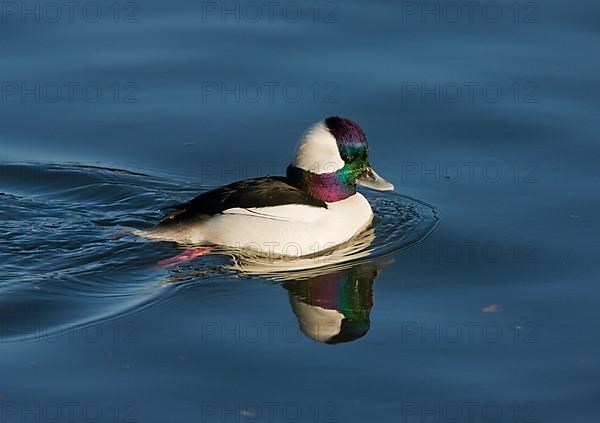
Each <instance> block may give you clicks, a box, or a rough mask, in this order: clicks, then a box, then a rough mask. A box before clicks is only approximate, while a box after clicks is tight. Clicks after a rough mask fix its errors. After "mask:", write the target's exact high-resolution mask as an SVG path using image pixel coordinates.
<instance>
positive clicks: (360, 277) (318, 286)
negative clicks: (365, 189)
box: [167, 229, 392, 344]
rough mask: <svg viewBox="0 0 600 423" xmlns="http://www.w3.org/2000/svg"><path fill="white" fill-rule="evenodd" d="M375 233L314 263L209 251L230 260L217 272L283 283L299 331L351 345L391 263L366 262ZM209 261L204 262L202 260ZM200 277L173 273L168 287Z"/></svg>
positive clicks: (365, 329) (363, 329)
mask: <svg viewBox="0 0 600 423" xmlns="http://www.w3.org/2000/svg"><path fill="white" fill-rule="evenodd" d="M374 239H375V232H374V230H373V229H369V230H367V231H365V232H363V233H361V234H359V235H358V236H357V237H356V238H354V239H352V240H351V241H349V242H348V243H346V244H343V245H341V246H338V247H336V248H335V249H332V250H330V251H327V252H326V253H324V254H321V255H318V256H314V257H301V258H297V259H293V260H290V259H282V258H273V257H268V256H261V255H256V254H255V253H254V252H249V251H243V250H237V251H229V250H212V251H211V252H210V254H209V255H213V254H223V255H228V256H230V257H231V259H232V263H231V264H228V265H224V266H223V265H219V266H218V267H219V268H220V269H227V270H232V271H236V272H238V273H240V274H243V275H246V276H254V277H260V278H263V279H268V280H272V281H277V282H280V283H282V285H283V287H284V288H285V289H286V290H287V291H288V293H289V298H290V303H291V305H292V310H293V311H294V314H295V315H296V317H297V318H298V323H299V326H300V329H301V331H302V332H303V333H304V334H305V335H306V336H307V337H309V338H311V339H313V340H315V341H318V342H323V343H327V344H337V343H342V342H351V341H354V340H356V339H358V338H361V337H363V336H365V335H366V333H367V332H368V331H369V328H370V325H371V322H370V312H371V308H373V283H374V281H375V278H376V277H377V275H378V274H379V272H380V270H381V269H382V268H383V267H384V266H385V265H387V264H389V263H391V262H392V260H391V259H387V260H384V259H379V260H376V261H374V260H373V258H371V257H370V256H369V254H370V251H371V250H370V246H371V244H372V242H373V240H374ZM207 258H208V257H204V259H205V260H206V259H207ZM203 276H204V273H202V272H192V273H191V274H189V273H186V272H184V273H180V272H178V273H176V274H172V275H171V276H170V277H169V280H168V281H167V283H180V282H183V281H185V280H186V279H192V280H193V279H194V278H197V277H203Z"/></svg>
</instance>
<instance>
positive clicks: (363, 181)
mask: <svg viewBox="0 0 600 423" xmlns="http://www.w3.org/2000/svg"><path fill="white" fill-rule="evenodd" d="M356 183H357V184H358V185H362V186H363V187H367V188H371V189H376V190H377V191H391V190H393V189H394V184H392V183H391V182H389V181H386V180H385V179H384V178H382V177H381V176H379V175H378V174H377V172H375V171H374V170H373V168H372V167H371V166H369V167H367V170H365V171H364V172H363V174H362V175H360V176H359V177H358V178H356Z"/></svg>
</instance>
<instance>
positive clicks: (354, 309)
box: [284, 263, 378, 344]
mask: <svg viewBox="0 0 600 423" xmlns="http://www.w3.org/2000/svg"><path fill="white" fill-rule="evenodd" d="M377 272H378V266H377V265H376V264H374V263H368V264H359V265H356V266H354V267H351V268H348V269H346V270H342V271H337V272H334V273H330V274H327V275H320V276H316V277H314V278H311V279H309V280H305V281H295V282H286V283H285V284H284V287H285V288H286V289H287V290H288V291H289V293H290V302H291V304H292V309H293V310H294V314H296V316H297V317H298V321H299V324H300V329H301V330H302V332H303V333H304V334H305V335H306V336H308V337H309V338H311V339H314V340H315V341H318V342H323V343H327V344H338V343H342V342H351V341H354V340H356V339H358V338H361V337H363V336H364V335H365V334H366V333H367V332H368V331H369V328H370V324H371V323H370V319H369V313H370V311H371V308H372V307H373V290H372V287H373V281H374V279H375V277H376V276H377Z"/></svg>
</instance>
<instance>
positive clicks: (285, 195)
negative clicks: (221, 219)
mask: <svg viewBox="0 0 600 423" xmlns="http://www.w3.org/2000/svg"><path fill="white" fill-rule="evenodd" d="M285 204H303V205H306V206H311V207H323V208H327V204H325V202H323V201H321V200H319V199H316V198H313V197H311V196H310V195H308V194H307V193H305V192H304V191H302V190H300V189H298V188H296V187H294V186H292V185H290V184H289V183H288V181H287V179H286V178H284V177H267V178H256V179H247V180H244V181H239V182H234V183H232V184H229V185H225V186H223V187H220V188H216V189H214V190H212V191H208V192H205V193H204V194H200V195H199V196H197V197H196V198H194V199H192V200H190V201H188V202H187V203H184V204H180V205H178V206H175V210H174V211H172V212H171V213H169V214H167V215H166V216H165V217H163V218H162V220H161V221H160V223H161V224H168V223H179V222H182V221H187V220H190V219H196V218H201V217H203V216H213V215H215V214H219V213H222V212H223V211H225V210H227V209H232V208H236V207H239V208H253V207H273V206H282V205H285Z"/></svg>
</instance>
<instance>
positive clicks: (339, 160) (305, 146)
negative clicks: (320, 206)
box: [287, 116, 394, 202]
mask: <svg viewBox="0 0 600 423" xmlns="http://www.w3.org/2000/svg"><path fill="white" fill-rule="evenodd" d="M368 152H369V146H368V144H367V137H366V136H365V133H364V132H363V130H362V129H361V128H360V127H359V126H358V125H357V124H356V123H354V122H353V121H351V120H349V119H344V118H341V117H338V116H333V117H329V118H327V119H325V120H324V121H321V122H319V123H317V124H315V125H313V126H312V127H310V128H309V129H308V130H307V131H306V132H305V133H304V135H303V136H302V138H301V139H300V143H299V145H298V148H297V149H296V154H295V157H294V160H293V162H292V164H291V165H290V167H289V168H288V175H287V176H288V178H289V179H290V182H291V183H292V184H294V185H295V186H297V187H298V188H300V189H303V190H305V191H306V192H308V193H309V194H310V195H312V196H313V197H315V198H319V199H321V200H323V201H326V202H334V201H340V200H343V199H345V198H348V197H350V196H351V195H353V194H354V193H355V192H356V185H357V184H359V185H365V186H368V187H370V188H373V189H379V190H390V189H393V188H394V187H393V185H392V184H390V183H389V182H387V181H386V180H385V179H383V178H381V177H380V176H379V175H377V173H375V171H374V170H373V169H372V168H371V166H370V164H369V160H368Z"/></svg>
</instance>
